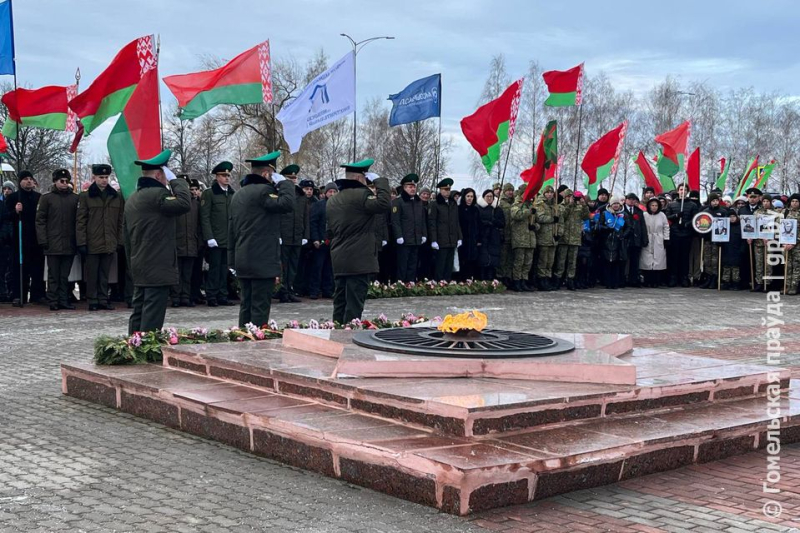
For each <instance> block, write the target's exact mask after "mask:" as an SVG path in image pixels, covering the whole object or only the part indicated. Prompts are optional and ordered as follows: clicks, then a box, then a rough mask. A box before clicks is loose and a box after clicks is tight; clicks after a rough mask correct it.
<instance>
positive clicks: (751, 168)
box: [733, 156, 758, 198]
mask: <svg viewBox="0 0 800 533" xmlns="http://www.w3.org/2000/svg"><path fill="white" fill-rule="evenodd" d="M757 172H758V156H755V158H753V159H751V160H750V161H748V162H747V168H746V169H745V171H744V174H742V179H741V180H739V185H738V186H737V187H736V192H735V193H734V194H733V197H734V198H738V197H740V196H741V195H743V194H744V192H745V191H746V190H747V189H749V188H751V187H755V182H756V173H757Z"/></svg>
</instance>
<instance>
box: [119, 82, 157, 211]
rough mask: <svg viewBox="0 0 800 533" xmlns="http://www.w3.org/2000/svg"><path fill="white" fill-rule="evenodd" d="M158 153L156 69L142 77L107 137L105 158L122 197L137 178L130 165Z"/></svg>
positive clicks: (136, 169) (135, 169)
mask: <svg viewBox="0 0 800 533" xmlns="http://www.w3.org/2000/svg"><path fill="white" fill-rule="evenodd" d="M159 152H161V115H160V113H159V111H158V68H157V66H153V67H152V68H150V69H149V70H148V71H147V72H145V73H143V75H142V77H141V79H140V80H139V83H137V84H136V88H135V89H134V91H133V94H131V97H130V100H128V103H127V105H126V106H125V109H123V110H122V114H121V115H120V117H119V119H117V123H116V124H115V125H114V129H112V130H111V134H110V135H109V136H108V155H109V156H110V157H111V164H112V165H114V172H116V174H117V181H118V182H119V187H120V190H121V191H122V195H123V196H124V197H126V198H127V197H128V196H130V194H131V193H133V191H135V190H136V182H137V181H138V179H139V176H140V175H141V172H140V170H141V169H140V168H139V167H137V166H136V165H135V164H134V163H133V162H134V161H136V160H137V159H150V158H151V157H153V156H155V155H157V154H158V153H159Z"/></svg>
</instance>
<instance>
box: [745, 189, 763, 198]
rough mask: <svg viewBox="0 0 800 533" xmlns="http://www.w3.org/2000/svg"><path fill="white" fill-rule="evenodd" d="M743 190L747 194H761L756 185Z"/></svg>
mask: <svg viewBox="0 0 800 533" xmlns="http://www.w3.org/2000/svg"><path fill="white" fill-rule="evenodd" d="M744 192H745V193H747V194H757V195H759V196H761V194H762V193H761V189H759V188H757V187H750V188H749V189H747V190H746V191H744Z"/></svg>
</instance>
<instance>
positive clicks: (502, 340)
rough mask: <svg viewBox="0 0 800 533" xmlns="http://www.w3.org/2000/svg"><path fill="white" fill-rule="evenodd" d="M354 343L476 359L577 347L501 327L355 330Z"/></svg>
mask: <svg viewBox="0 0 800 533" xmlns="http://www.w3.org/2000/svg"><path fill="white" fill-rule="evenodd" d="M353 342H354V343H356V344H357V345H359V346H363V347H365V348H372V349H374V350H380V351H384V352H396V353H404V354H413V355H429V356H431V357H455V358H476V359H502V358H513V357H537V356H545V355H555V354H560V353H565V352H570V351H572V350H574V349H575V346H574V345H573V344H572V343H571V342H568V341H565V340H562V339H552V338H550V337H545V336H543V335H536V334H533V333H523V332H520V331H505V330H500V329H486V330H483V331H482V332H480V333H471V334H469V335H466V336H465V335H454V334H451V333H443V332H441V331H439V330H438V329H436V328H390V329H379V330H372V331H359V332H356V333H355V335H353Z"/></svg>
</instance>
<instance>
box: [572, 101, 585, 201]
mask: <svg viewBox="0 0 800 533" xmlns="http://www.w3.org/2000/svg"><path fill="white" fill-rule="evenodd" d="M582 123H583V103H581V105H579V106H578V146H577V148H575V176H574V177H573V178H572V190H573V191H575V190H577V187H578V158H579V157H580V154H581V125H582Z"/></svg>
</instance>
